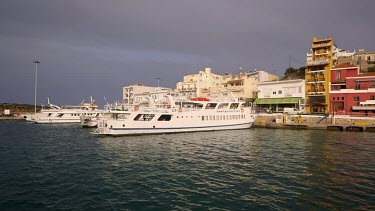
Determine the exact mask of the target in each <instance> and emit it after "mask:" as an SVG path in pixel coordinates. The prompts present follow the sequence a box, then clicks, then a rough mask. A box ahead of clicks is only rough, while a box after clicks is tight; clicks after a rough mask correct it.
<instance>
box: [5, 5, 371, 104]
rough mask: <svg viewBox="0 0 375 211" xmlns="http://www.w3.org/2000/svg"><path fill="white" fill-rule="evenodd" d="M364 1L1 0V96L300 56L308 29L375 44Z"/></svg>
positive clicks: (278, 66)
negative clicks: (36, 74) (36, 76)
mask: <svg viewBox="0 0 375 211" xmlns="http://www.w3.org/2000/svg"><path fill="white" fill-rule="evenodd" d="M374 6H375V3H374V2H373V1H371V0H367V1H349V0H348V1H338V0H337V1H323V0H322V1H291V0H284V1H267V0H266V1H264V0H262V1H260V0H259V1H218V0H215V1H67V0H66V1H47V0H46V1H37V0H36V1H35V0H34V1H3V2H1V6H0V26H1V27H0V45H1V48H0V56H1V57H0V58H1V63H2V65H1V78H0V102H26V103H33V94H34V92H33V88H34V64H33V63H32V61H33V60H34V59H36V58H39V59H40V60H41V63H40V65H39V68H38V72H39V73H40V74H39V81H40V83H39V87H38V90H39V97H38V101H39V102H42V101H46V100H45V99H46V97H47V96H49V97H51V98H53V99H55V103H57V104H65V103H76V102H80V101H81V100H82V98H88V97H89V96H90V95H93V96H94V97H95V98H97V99H98V98H99V99H98V100H99V101H102V98H103V96H106V98H108V99H111V100H114V99H121V90H122V89H121V87H122V86H123V85H128V84H131V83H144V84H146V85H152V86H154V85H156V84H157V81H156V79H155V78H157V77H160V78H161V82H162V83H161V84H162V85H163V86H168V87H175V83H176V82H178V81H180V80H182V78H183V75H184V74H190V73H195V72H197V71H198V70H200V69H202V68H204V67H206V66H210V67H212V68H213V71H215V72H219V73H223V72H235V71H237V70H238V69H239V67H244V68H245V69H250V68H251V69H253V68H257V69H265V70H267V71H269V72H272V73H276V74H278V75H282V74H283V73H284V71H285V68H286V67H287V66H288V57H289V56H291V57H293V58H294V59H293V61H294V63H292V65H294V66H296V67H299V66H302V65H303V64H304V62H305V57H306V53H307V52H308V51H309V48H310V46H311V41H312V37H313V36H318V37H326V36H333V37H334V39H335V41H336V44H338V46H339V47H341V48H344V49H349V50H354V49H358V48H366V49H367V50H372V51H374V50H375V46H374V42H373V37H374V27H373V20H375V17H374V13H373V9H372V8H373V7H374Z"/></svg>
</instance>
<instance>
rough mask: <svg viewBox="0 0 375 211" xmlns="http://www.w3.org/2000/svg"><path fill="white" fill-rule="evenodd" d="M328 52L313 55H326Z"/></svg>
mask: <svg viewBox="0 0 375 211" xmlns="http://www.w3.org/2000/svg"><path fill="white" fill-rule="evenodd" d="M327 54H328V52H323V53H315V56H323V55H327Z"/></svg>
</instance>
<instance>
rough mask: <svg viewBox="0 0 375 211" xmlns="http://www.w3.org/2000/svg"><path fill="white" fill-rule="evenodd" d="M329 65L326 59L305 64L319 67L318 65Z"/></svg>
mask: <svg viewBox="0 0 375 211" xmlns="http://www.w3.org/2000/svg"><path fill="white" fill-rule="evenodd" d="M327 64H329V61H328V59H325V60H315V61H308V62H306V66H319V65H327Z"/></svg>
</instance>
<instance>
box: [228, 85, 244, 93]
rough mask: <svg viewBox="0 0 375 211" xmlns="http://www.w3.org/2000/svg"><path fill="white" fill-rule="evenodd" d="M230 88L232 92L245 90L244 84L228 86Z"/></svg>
mask: <svg viewBox="0 0 375 211" xmlns="http://www.w3.org/2000/svg"><path fill="white" fill-rule="evenodd" d="M228 90H229V91H232V92H239V91H242V90H243V86H231V87H228Z"/></svg>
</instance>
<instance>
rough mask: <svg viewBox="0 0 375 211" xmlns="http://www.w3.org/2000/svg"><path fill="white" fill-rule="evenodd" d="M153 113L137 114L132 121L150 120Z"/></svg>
mask: <svg viewBox="0 0 375 211" xmlns="http://www.w3.org/2000/svg"><path fill="white" fill-rule="evenodd" d="M154 116H155V114H138V115H137V116H136V117H135V118H134V121H151V120H152V118H154Z"/></svg>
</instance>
